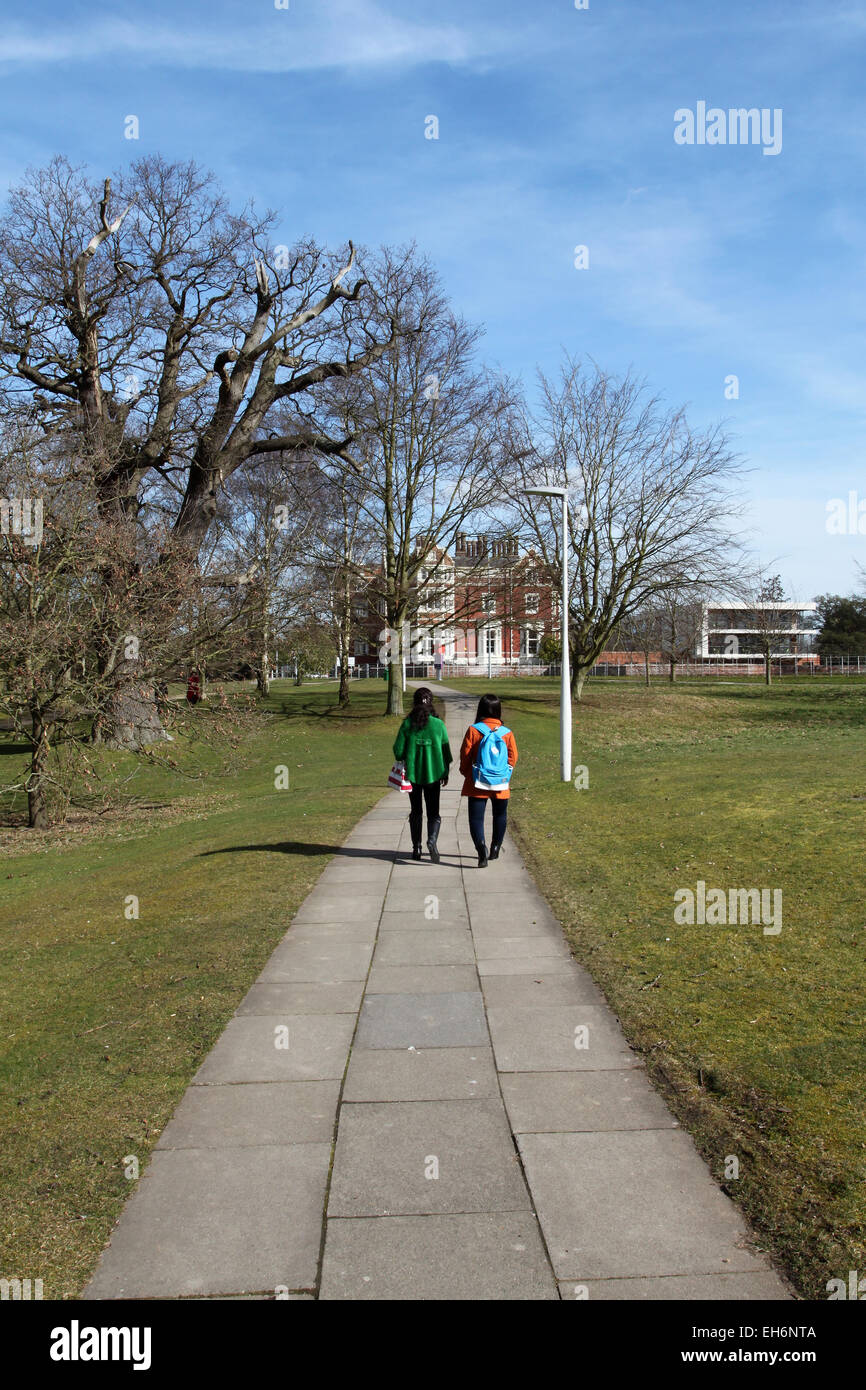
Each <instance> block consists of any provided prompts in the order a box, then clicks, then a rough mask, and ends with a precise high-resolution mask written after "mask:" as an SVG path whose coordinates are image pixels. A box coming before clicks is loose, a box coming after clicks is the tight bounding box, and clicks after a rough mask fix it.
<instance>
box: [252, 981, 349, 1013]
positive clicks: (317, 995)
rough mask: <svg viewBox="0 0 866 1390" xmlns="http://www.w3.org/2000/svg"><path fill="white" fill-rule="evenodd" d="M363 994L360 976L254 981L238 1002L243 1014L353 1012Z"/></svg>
mask: <svg viewBox="0 0 866 1390" xmlns="http://www.w3.org/2000/svg"><path fill="white" fill-rule="evenodd" d="M363 994H364V982H363V980H338V981H337V982H336V983H331V982H323V981H318V980H305V981H303V982H302V983H300V984H293V983H291V982H290V981H289V980H270V981H268V980H264V981H261V980H260V981H257V982H256V984H254V985H253V986H252V988H251V989H250V990H249V992H248V993H247V995H246V997H245V998H244V999H243V1000H242V1002H241V1003H240V1004H239V1006H238V1009H237V1016H239V1017H240V1016H243V1015H245V1014H280V1015H281V1016H282V1015H283V1014H357V1012H358V1010H359V1009H360V1007H361V999H362V998H363Z"/></svg>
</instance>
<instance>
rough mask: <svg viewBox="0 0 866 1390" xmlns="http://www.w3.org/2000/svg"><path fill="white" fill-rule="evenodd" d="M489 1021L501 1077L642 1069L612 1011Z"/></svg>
mask: <svg viewBox="0 0 866 1390" xmlns="http://www.w3.org/2000/svg"><path fill="white" fill-rule="evenodd" d="M487 1021H488V1023H489V1025H490V1036H491V1038H492V1040H493V1053H494V1056H495V1057H496V1065H497V1067H498V1068H499V1070H500V1071H501V1072H506V1071H572V1070H574V1071H577V1070H581V1071H599V1070H608V1069H610V1068H618V1067H629V1066H633V1067H636V1066H640V1065H641V1063H640V1059H639V1058H638V1056H637V1054H636V1053H634V1052H632V1050H631V1048H630V1047H629V1046H628V1044H627V1043H626V1041H625V1038H624V1037H623V1035H622V1032H621V1031H620V1028H619V1025H618V1024H617V1022H616V1020H615V1019H614V1017H613V1015H612V1014H611V1013H610V1011H609V1010H608V1009H606V1008H599V1007H598V1005H595V1004H555V1005H552V1006H550V1007H549V1008H537V1009H515V1008H506V1009H503V1008H497V1009H492V1008H491V1009H488V1011H487ZM582 1029H585V1030H586V1032H585V1033H582V1032H580V1031H579V1030H582Z"/></svg>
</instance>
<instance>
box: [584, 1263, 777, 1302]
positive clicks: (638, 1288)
mask: <svg viewBox="0 0 866 1390" xmlns="http://www.w3.org/2000/svg"><path fill="white" fill-rule="evenodd" d="M560 1297H561V1298H564V1299H565V1298H567V1299H573V1298H576V1297H580V1298H582V1299H583V1298H588V1299H589V1301H590V1302H593V1301H595V1302H598V1301H599V1300H602V1301H606V1302H611V1301H613V1300H618V1301H625V1300H628V1301H629V1302H631V1303H636V1302H647V1301H649V1300H652V1301H654V1302H655V1301H661V1300H665V1301H670V1302H673V1301H682V1302H688V1303H691V1302H701V1301H706V1300H708V1299H718V1300H723V1301H725V1302H727V1301H730V1302H731V1303H761V1302H767V1301H769V1300H772V1301H773V1302H775V1301H776V1300H777V1299H780V1298H781V1299H790V1297H791V1295H790V1294H789V1292H788V1290H787V1288H786V1287H785V1285H784V1284H783V1283H782V1281H781V1280H780V1278H779V1276H778V1275H777V1274H774V1273H771V1272H769V1271H768V1272H767V1273H759V1274H669V1275H666V1276H665V1277H663V1278H661V1279H588V1280H585V1281H584V1282H583V1283H582V1284H576V1283H572V1282H570V1281H568V1282H566V1281H563V1282H562V1283H561V1284H560Z"/></svg>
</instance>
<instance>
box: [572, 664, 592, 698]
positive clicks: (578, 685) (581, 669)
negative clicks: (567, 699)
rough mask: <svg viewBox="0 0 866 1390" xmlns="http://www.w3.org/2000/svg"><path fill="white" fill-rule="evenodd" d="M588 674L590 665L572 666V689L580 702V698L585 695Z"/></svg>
mask: <svg viewBox="0 0 866 1390" xmlns="http://www.w3.org/2000/svg"><path fill="white" fill-rule="evenodd" d="M588 675H589V667H588V666H578V665H575V666H573V667H572V676H571V691H572V694H573V695H574V698H575V700H577V702H578V703H580V700H581V699H582V697H583V687H584V686H585V684H586V678H587V676H588Z"/></svg>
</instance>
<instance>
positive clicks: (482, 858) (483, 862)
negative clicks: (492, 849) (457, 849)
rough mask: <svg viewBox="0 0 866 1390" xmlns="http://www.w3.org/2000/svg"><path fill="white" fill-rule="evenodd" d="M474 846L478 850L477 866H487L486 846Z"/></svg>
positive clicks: (480, 867)
mask: <svg viewBox="0 0 866 1390" xmlns="http://www.w3.org/2000/svg"><path fill="white" fill-rule="evenodd" d="M475 848H476V849H477V850H478V867H479V869H486V868H487V846H486V845H476V846H475Z"/></svg>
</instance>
